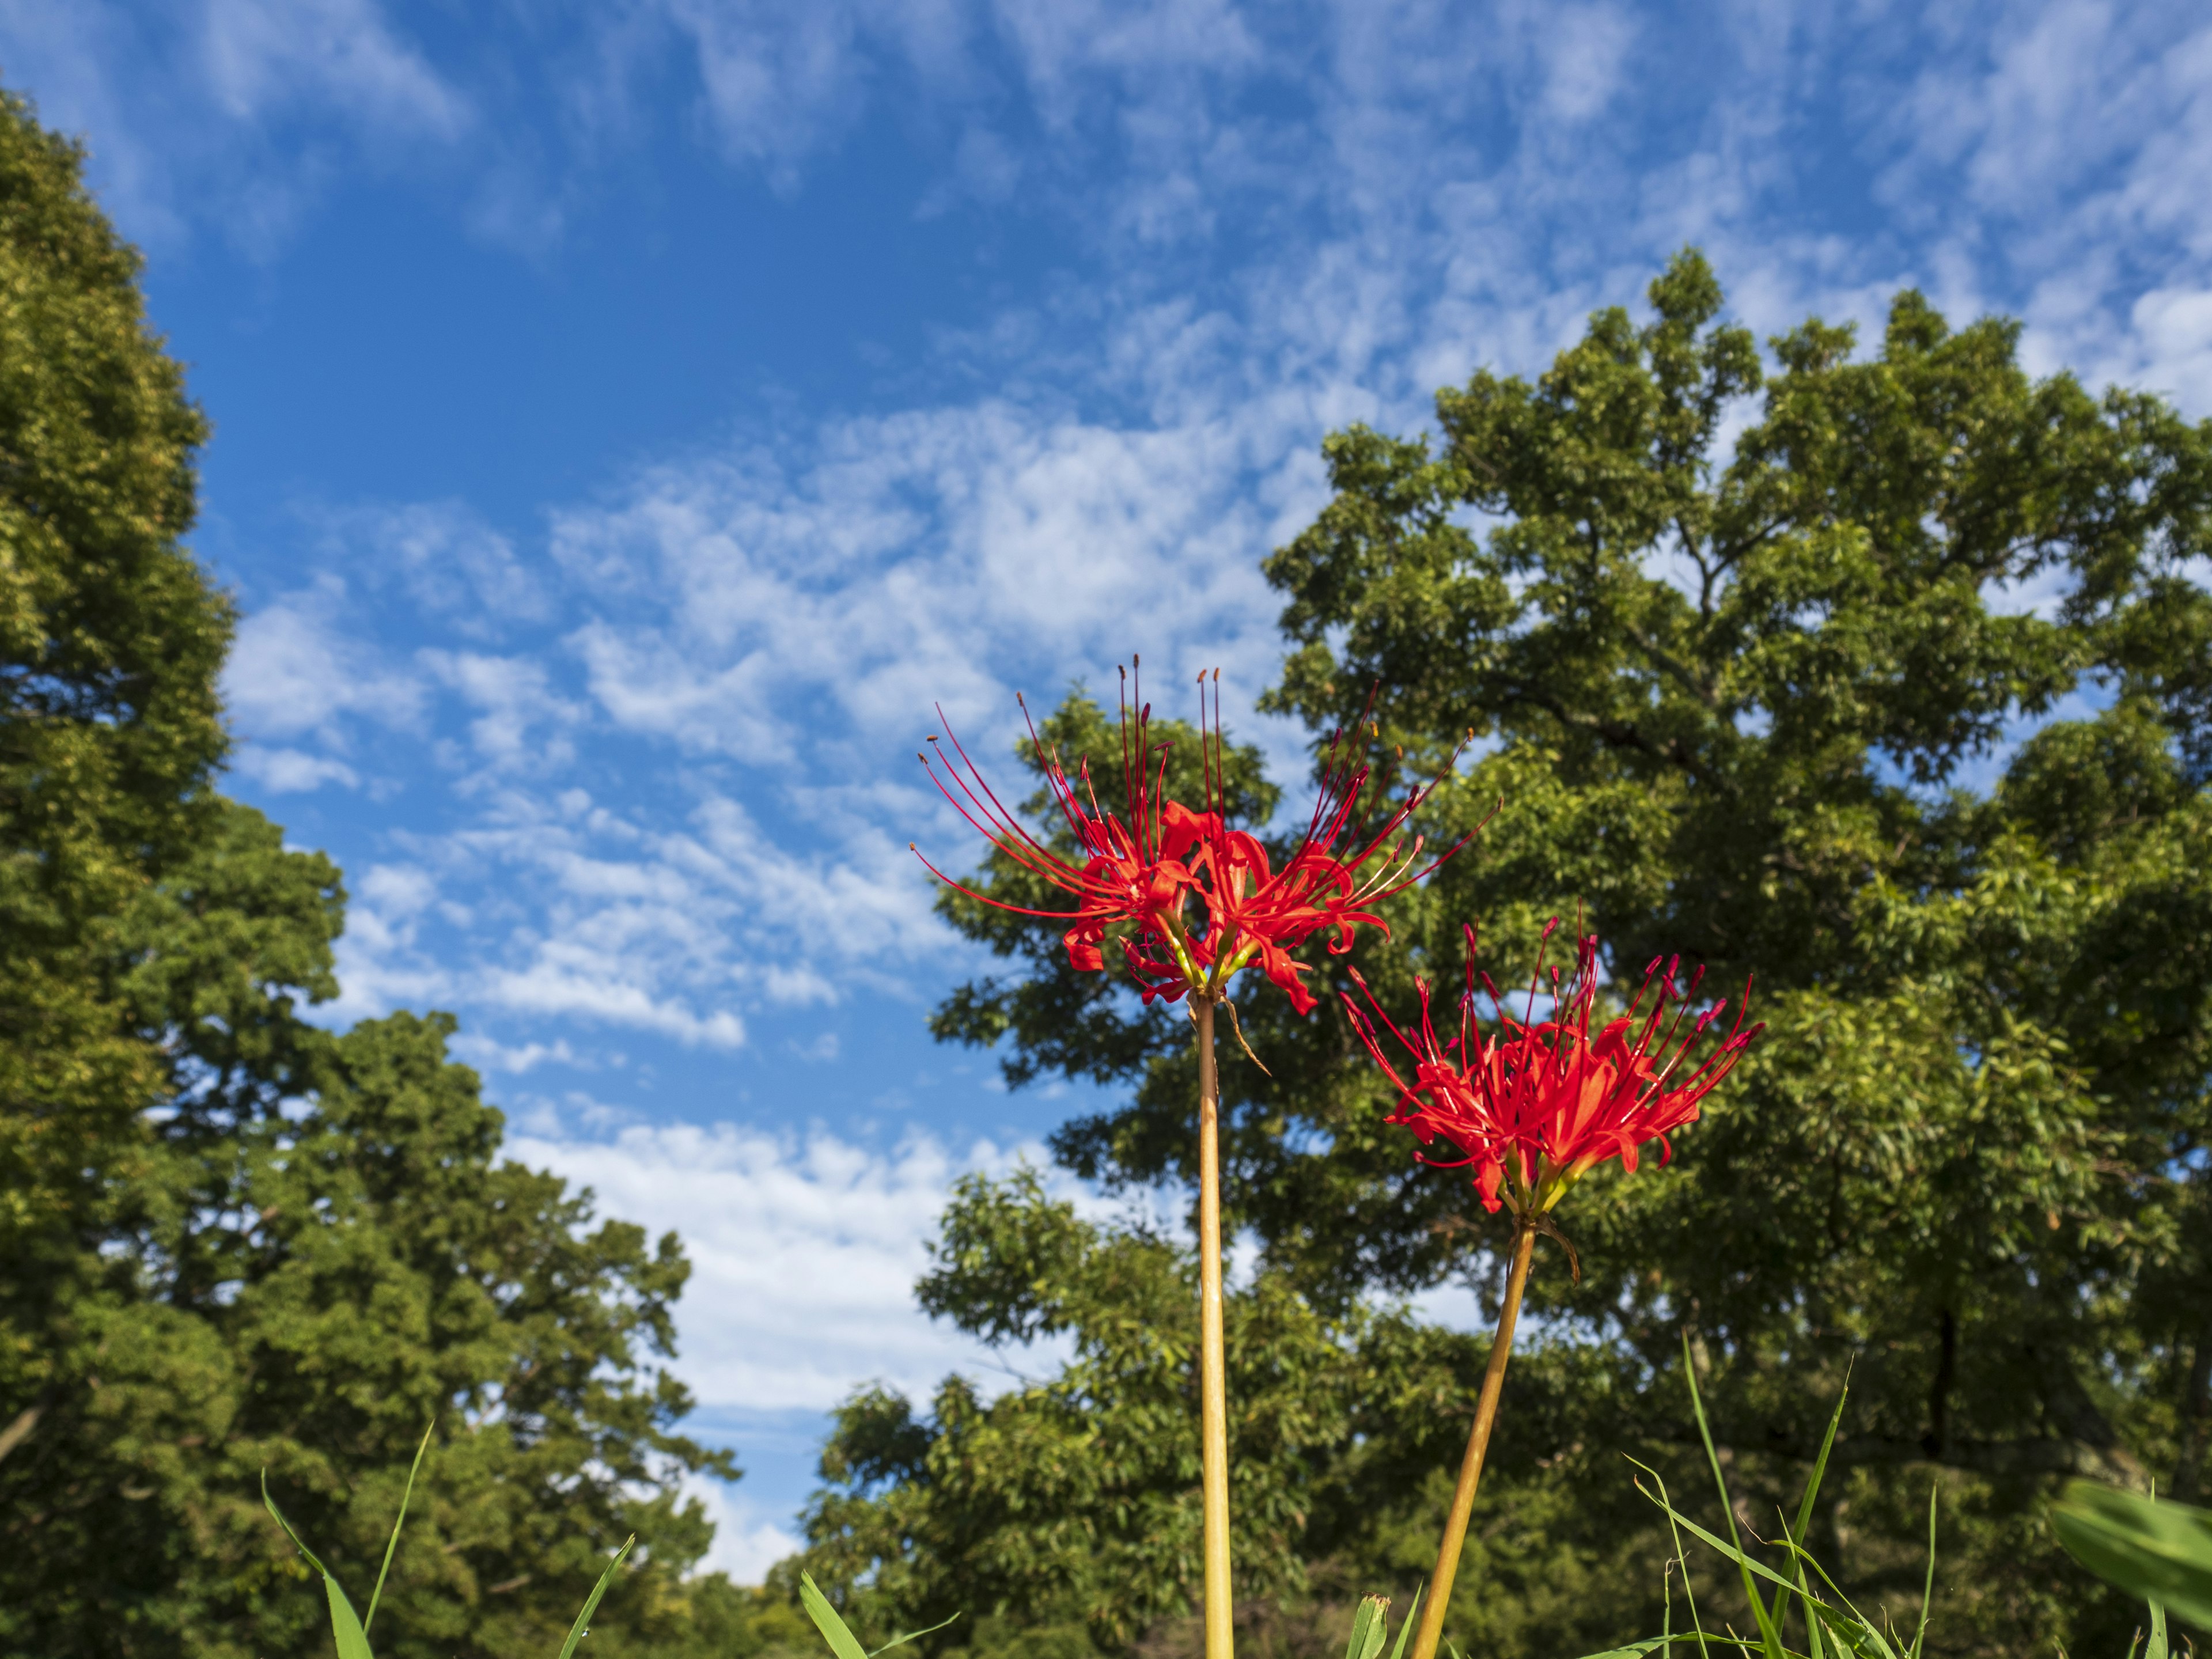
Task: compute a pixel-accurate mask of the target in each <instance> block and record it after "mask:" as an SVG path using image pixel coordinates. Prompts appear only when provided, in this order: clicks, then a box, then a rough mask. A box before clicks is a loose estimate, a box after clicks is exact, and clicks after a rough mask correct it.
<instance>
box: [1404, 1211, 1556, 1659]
mask: <svg viewBox="0 0 2212 1659" xmlns="http://www.w3.org/2000/svg"><path fill="white" fill-rule="evenodd" d="M1535 1248H1536V1233H1535V1230H1534V1228H1533V1227H1530V1226H1529V1225H1528V1224H1527V1223H1526V1222H1516V1224H1515V1225H1514V1229H1513V1267H1512V1269H1511V1271H1510V1272H1509V1273H1507V1274H1506V1276H1505V1305H1504V1307H1503V1308H1501V1309H1499V1310H1498V1334H1497V1336H1496V1337H1495V1338H1494V1339H1493V1340H1492V1342H1491V1345H1490V1364H1489V1365H1488V1366H1487V1367H1486V1369H1485V1370H1484V1371H1483V1373H1482V1393H1481V1395H1480V1397H1479V1398H1478V1399H1477V1400H1476V1401H1475V1404H1474V1430H1473V1431H1472V1432H1470V1433H1469V1434H1468V1437H1467V1455H1466V1456H1465V1457H1464V1458H1462V1459H1461V1460H1460V1466H1459V1484H1458V1485H1457V1486H1455V1487H1453V1488H1452V1501H1451V1513H1450V1514H1449V1516H1446V1517H1445V1518H1444V1536H1443V1543H1442V1544H1440V1545H1438V1546H1437V1570H1436V1571H1435V1572H1433V1573H1431V1575H1430V1577H1429V1599H1428V1602H1427V1604H1426V1605H1425V1607H1422V1609H1421V1628H1420V1632H1419V1634H1418V1635H1416V1636H1415V1637H1414V1638H1413V1659H1436V1652H1437V1644H1438V1643H1439V1642H1440V1641H1441V1640H1443V1633H1444V1610H1445V1608H1446V1607H1447V1606H1448V1605H1449V1602H1450V1601H1451V1592H1452V1579H1453V1577H1455V1575H1456V1574H1457V1573H1458V1571H1459V1558H1460V1552H1461V1551H1462V1549H1464V1548H1465V1547H1467V1518H1468V1516H1469V1515H1470V1514H1472V1513H1473V1512H1474V1489H1475V1486H1476V1485H1477V1484H1478V1483H1479V1482H1480V1480H1481V1479H1482V1457H1483V1454H1484V1453H1485V1452H1486V1451H1488V1450H1489V1449H1490V1430H1491V1425H1492V1424H1494V1423H1496V1422H1497V1421H1498V1392H1499V1391H1500V1390H1501V1389H1504V1386H1505V1362H1506V1360H1507V1359H1509V1358H1511V1356H1512V1353H1513V1327H1514V1324H1515V1323H1516V1322H1517V1321H1518V1320H1519V1319H1520V1317H1521V1295H1522V1291H1526V1290H1527V1289H1528V1261H1529V1257H1530V1256H1531V1255H1534V1251H1535Z"/></svg>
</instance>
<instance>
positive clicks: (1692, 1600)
mask: <svg viewBox="0 0 2212 1659" xmlns="http://www.w3.org/2000/svg"><path fill="white" fill-rule="evenodd" d="M1628 1461H1629V1462H1631V1463H1635V1464H1636V1467H1637V1468H1639V1469H1642V1470H1643V1471H1644V1474H1648V1475H1650V1477H1651V1480H1652V1482H1653V1484H1654V1485H1656V1486H1657V1487H1658V1488H1659V1497H1658V1498H1657V1500H1656V1501H1657V1503H1658V1504H1659V1507H1660V1508H1661V1509H1662V1510H1666V1511H1667V1529H1668V1534H1669V1535H1670V1536H1671V1537H1673V1539H1674V1565H1676V1566H1678V1567H1680V1569H1681V1570H1682V1599H1683V1600H1684V1601H1687V1602H1688V1603H1689V1604H1690V1629H1691V1630H1692V1632H1694V1633H1695V1635H1696V1637H1697V1641H1698V1652H1699V1655H1700V1656H1701V1659H1711V1656H1710V1655H1709V1654H1708V1653H1707V1650H1706V1648H1705V1621H1704V1620H1701V1619H1699V1617H1698V1593H1697V1591H1695V1590H1694V1589H1691V1588H1690V1559H1689V1557H1688V1556H1687V1555H1686V1554H1684V1553H1683V1551H1682V1529H1681V1528H1680V1527H1679V1526H1677V1525H1676V1524H1675V1521H1676V1518H1677V1517H1676V1516H1675V1513H1674V1504H1673V1502H1672V1501H1671V1500H1670V1499H1669V1498H1668V1496H1667V1482H1666V1480H1665V1479H1664V1478H1663V1477H1662V1475H1661V1474H1660V1473H1659V1471H1658V1470H1656V1469H1655V1468H1650V1466H1649V1465H1647V1464H1643V1463H1637V1462H1636V1460H1635V1459H1634V1458H1630V1459H1629V1460H1628ZM1636 1490H1637V1491H1638V1492H1644V1483H1643V1482H1642V1481H1640V1480H1639V1481H1638V1482H1637V1483H1636ZM1644 1496H1645V1497H1646V1498H1649V1497H1650V1496H1651V1494H1650V1493H1649V1492H1644ZM1662 1588H1663V1586H1662ZM1667 1605H1668V1620H1670V1622H1669V1624H1668V1627H1667V1628H1668V1634H1670V1635H1671V1634H1672V1633H1673V1631H1674V1626H1673V1624H1672V1623H1671V1620H1673V1617H1674V1613H1673V1608H1674V1601H1673V1599H1672V1598H1671V1597H1670V1598H1669V1599H1668V1603H1667Z"/></svg>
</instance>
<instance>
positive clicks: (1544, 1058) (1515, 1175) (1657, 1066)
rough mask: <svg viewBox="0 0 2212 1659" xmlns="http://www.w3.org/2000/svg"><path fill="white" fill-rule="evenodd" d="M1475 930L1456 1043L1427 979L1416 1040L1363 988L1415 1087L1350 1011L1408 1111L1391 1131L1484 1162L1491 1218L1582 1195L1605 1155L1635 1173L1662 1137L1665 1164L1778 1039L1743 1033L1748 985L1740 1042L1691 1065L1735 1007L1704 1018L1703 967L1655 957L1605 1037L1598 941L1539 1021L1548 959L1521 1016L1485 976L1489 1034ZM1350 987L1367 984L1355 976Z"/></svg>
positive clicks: (1555, 981)
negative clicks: (1761, 1050) (1736, 1075)
mask: <svg viewBox="0 0 2212 1659" xmlns="http://www.w3.org/2000/svg"><path fill="white" fill-rule="evenodd" d="M1557 927H1559V919H1558V918H1557V917H1554V918H1553V920H1552V922H1551V924H1550V926H1549V927H1546V928H1545V929H1544V940H1545V943H1546V944H1547V945H1548V944H1549V942H1550V940H1551V937H1552V933H1553V930H1554V929H1556V928H1557ZM1463 931H1464V932H1465V933H1466V936H1467V947H1468V969H1467V972H1468V982H1467V990H1466V993H1465V994H1463V995H1462V998H1461V999H1460V1030H1459V1035H1458V1036H1455V1037H1454V1038H1452V1039H1451V1040H1450V1041H1449V1042H1438V1040H1437V1031H1436V1026H1435V1024H1434V1022H1433V1021H1432V1019H1431V1013H1430V1006H1429V985H1428V981H1425V980H1423V981H1419V991H1420V998H1421V1028H1420V1031H1419V1035H1418V1036H1417V1037H1416V1036H1407V1034H1406V1033H1405V1032H1403V1031H1401V1030H1399V1029H1398V1028H1397V1026H1395V1024H1391V1022H1390V1018H1389V1015H1387V1014H1385V1013H1384V1012H1383V1009H1382V1006H1381V1005H1380V1004H1378V1003H1376V1001H1375V998H1374V994H1373V993H1372V992H1371V991H1368V987H1367V984H1366V981H1364V980H1361V981H1359V985H1360V989H1361V990H1362V991H1365V992H1367V998H1368V1002H1369V1005H1370V1006H1372V1007H1373V1008H1374V1010H1375V1014H1376V1018H1379V1019H1380V1020H1381V1021H1382V1023H1383V1025H1385V1026H1387V1027H1388V1028H1389V1031H1390V1034H1391V1035H1392V1036H1395V1037H1396V1038H1397V1039H1398V1042H1399V1043H1400V1044H1401V1046H1402V1047H1403V1048H1405V1049H1406V1051H1407V1054H1411V1055H1412V1056H1413V1068H1412V1069H1413V1081H1412V1082H1410V1083H1408V1082H1407V1080H1406V1079H1404V1078H1402V1077H1401V1076H1400V1075H1399V1073H1398V1072H1397V1070H1396V1069H1395V1067H1394V1066H1392V1065H1391V1064H1390V1061H1389V1059H1388V1058H1387V1057H1385V1055H1384V1054H1383V1045H1382V1043H1381V1042H1380V1041H1379V1040H1378V1039H1377V1037H1376V1031H1375V1026H1374V1024H1372V1023H1371V1022H1370V1020H1369V1019H1368V1018H1367V1016H1366V1015H1365V1014H1364V1013H1363V1012H1361V1010H1360V1008H1359V1006H1358V1004H1356V1003H1354V1002H1353V1001H1352V998H1351V997H1350V996H1349V995H1346V998H1345V1000H1344V1001H1345V1006H1346V1009H1347V1010H1348V1011H1349V1012H1350V1013H1351V1015H1352V1024H1353V1026H1354V1027H1355V1028H1356V1029H1357V1030H1358V1032H1359V1035H1360V1037H1361V1038H1362V1040H1363V1041H1364V1042H1365V1043H1366V1045H1367V1052H1368V1053H1369V1054H1371V1055H1373V1056H1374V1058H1375V1063H1376V1065H1377V1066H1381V1067H1382V1068H1383V1075H1384V1076H1386V1077H1388V1078H1389V1079H1390V1081H1391V1082H1392V1083H1393V1084H1394V1085H1396V1087H1397V1090H1398V1093H1399V1104H1398V1109H1397V1111H1396V1112H1395V1113H1394V1114H1393V1115H1391V1117H1390V1118H1389V1121H1390V1122H1392V1123H1402V1124H1404V1125H1405V1126H1406V1127H1407V1128H1409V1129H1411V1130H1412V1131H1413V1133H1414V1134H1415V1135H1416V1136H1417V1137H1419V1139H1420V1142H1421V1144H1422V1145H1423V1146H1432V1145H1434V1144H1435V1143H1436V1142H1437V1141H1440V1140H1441V1141H1443V1142H1445V1143H1447V1144H1448V1145H1449V1146H1451V1147H1453V1148H1455V1150H1456V1151H1457V1152H1458V1153H1459V1154H1460V1156H1458V1157H1455V1158H1428V1157H1426V1156H1425V1154H1417V1156H1421V1157H1422V1158H1423V1161H1424V1162H1426V1163H1429V1164H1435V1165H1437V1167H1439V1168H1444V1169H1453V1168H1466V1167H1468V1166H1469V1165H1472V1166H1473V1167H1474V1186H1475V1190H1476V1191H1477V1192H1478V1193H1480V1194H1481V1196H1482V1203H1483V1207H1484V1208H1485V1209H1486V1210H1489V1211H1491V1212H1493V1213H1495V1212H1496V1211H1497V1210H1498V1206H1499V1204H1500V1203H1501V1201H1502V1202H1504V1203H1505V1204H1509V1205H1510V1206H1512V1209H1513V1212H1514V1213H1515V1215H1516V1216H1519V1217H1522V1218H1533V1217H1539V1216H1542V1215H1544V1214H1545V1213H1547V1212H1548V1211H1549V1210H1550V1209H1551V1208H1552V1206H1553V1205H1555V1204H1557V1203H1558V1202H1559V1199H1560V1196H1561V1195H1562V1194H1564V1193H1565V1191H1566V1189H1567V1188H1569V1187H1570V1186H1571V1185H1573V1184H1574V1182H1577V1181H1578V1180H1580V1179H1581V1178H1582V1177H1583V1176H1584V1175H1585V1174H1587V1173H1588V1172H1589V1170H1590V1169H1591V1168H1592V1167H1594V1166H1595V1165H1596V1164H1601V1163H1603V1162H1604V1161H1605V1160H1606V1159H1607V1158H1619V1159H1620V1162H1621V1164H1622V1167H1623V1168H1625V1169H1627V1170H1635V1168H1636V1164H1637V1155H1638V1149H1639V1148H1640V1147H1641V1146H1643V1144H1644V1142H1646V1141H1649V1140H1655V1139H1656V1141H1658V1143H1659V1149H1660V1161H1661V1162H1662V1164H1663V1163H1665V1162H1666V1160H1667V1159H1668V1158H1669V1157H1671V1156H1672V1155H1673V1152H1674V1147H1673V1145H1672V1143H1671V1142H1670V1141H1669V1140H1668V1136H1670V1135H1671V1134H1673V1133H1674V1131H1675V1130H1677V1129H1680V1127H1682V1126H1683V1125H1685V1124H1686V1123H1692V1122H1694V1121H1696V1120H1697V1116H1698V1103H1699V1102H1700V1101H1701V1100H1703V1099H1704V1098H1705V1096H1706V1095H1708V1094H1709V1093H1711V1091H1712V1090H1713V1088H1714V1087H1715V1086H1716V1085H1717V1084H1718V1083H1719V1082H1720V1081H1721V1079H1723V1078H1724V1077H1726V1076H1727V1075H1728V1074H1729V1072H1730V1071H1731V1070H1733V1069H1734V1067H1735V1063H1736V1061H1737V1060H1740V1059H1741V1057H1742V1055H1743V1052H1744V1050H1745V1049H1747V1048H1749V1047H1750V1046H1751V1044H1752V1042H1753V1039H1754V1038H1755V1037H1757V1036H1759V1033H1760V1032H1761V1031H1763V1030H1765V1029H1766V1028H1765V1025H1764V1024H1759V1025H1753V1026H1750V1027H1748V1028H1747V1027H1746V1026H1745V1025H1744V1023H1743V1020H1744V1014H1745V1012H1747V1008H1748V1004H1749V999H1750V994H1751V986H1750V981H1745V985H1744V996H1745V1005H1744V1006H1742V1007H1739V1008H1738V1010H1737V1012H1736V1017H1735V1024H1734V1025H1732V1026H1731V1027H1730V1028H1729V1034H1728V1036H1726V1037H1725V1038H1723V1040H1722V1041H1721V1042H1720V1043H1719V1044H1718V1045H1717V1047H1716V1048H1713V1049H1712V1050H1711V1052H1709V1053H1708V1054H1706V1055H1705V1058H1704V1059H1703V1060H1699V1061H1697V1062H1696V1063H1695V1064H1694V1065H1693V1064H1692V1063H1691V1056H1692V1052H1693V1051H1694V1050H1695V1049H1696V1048H1698V1047H1699V1043H1700V1042H1702V1041H1703V1040H1704V1037H1705V1032H1706V1030H1707V1029H1708V1028H1709V1027H1711V1025H1712V1024H1713V1023H1714V1022H1715V1021H1716V1020H1717V1019H1719V1018H1721V1016H1722V1013H1723V1011H1724V1010H1725V1009H1726V1008H1727V1006H1728V1001H1727V999H1725V998H1723V999H1722V1000H1720V1001H1718V1002H1716V1003H1714V1004H1713V1005H1712V1006H1711V1007H1709V1008H1707V1009H1705V1011H1704V1012H1702V1013H1699V1014H1698V1015H1697V1016H1696V1017H1695V1018H1692V1017H1691V1013H1690V1010H1691V1007H1692V1005H1693V1004H1694V1003H1695V1001H1696V1000H1697V994H1698V987H1699V982H1700V981H1702V980H1703V979H1704V977H1705V969H1702V968H1700V969H1698V970H1697V971H1696V972H1694V973H1692V975H1690V979H1689V983H1688V984H1687V985H1686V986H1684V985H1682V984H1681V983H1680V981H1679V979H1678V976H1677V970H1678V969H1679V966H1680V960H1681V959H1680V957H1674V958H1671V959H1669V960H1668V961H1667V962H1666V963H1665V966H1664V970H1663V971H1662V966H1661V963H1660V960H1659V959H1658V958H1656V957H1654V958H1653V960H1652V962H1651V964H1650V967H1648V968H1647V969H1644V983H1643V985H1642V987H1640V988H1639V989H1638V991H1637V994H1636V996H1635V998H1634V999H1633V1000H1632V1001H1631V1002H1630V1004H1629V1006H1628V1012H1626V1014H1623V1015H1622V1016H1621V1017H1620V1018H1618V1019H1616V1020H1614V1021H1613V1022H1612V1024H1608V1025H1607V1026H1606V1027H1605V1029H1604V1030H1601V1031H1600V1032H1599V1033H1598V1035H1597V1036H1595V1038H1593V1037H1592V1036H1590V1030H1589V1027H1590V1013H1591V1011H1592V1007H1593V1006H1594V1004H1595V1001H1596V999H1597V989H1598V966H1597V939H1595V936H1593V937H1590V938H1587V939H1583V940H1582V941H1581V942H1580V945H1579V946H1578V949H1577V957H1576V963H1575V969H1574V972H1573V973H1572V975H1565V976H1563V975H1561V974H1560V972H1559V970H1558V969H1553V970H1552V972H1551V975H1550V978H1551V995H1552V1013H1551V1017H1550V1018H1547V1019H1543V1020H1541V1021H1540V1020H1536V1019H1534V1018H1533V1016H1534V1012H1535V1001H1536V998H1537V996H1538V995H1539V994H1540V992H1541V987H1542V984H1543V981H1544V977H1545V975H1544V970H1543V966H1542V958H1541V955H1540V956H1539V957H1538V965H1537V971H1536V975H1535V977H1534V979H1533V980H1532V981H1530V984H1529V987H1528V1006H1527V1008H1526V1010H1525V1011H1524V1012H1523V1014H1522V1018H1519V1019H1516V1018H1513V1017H1512V1015H1511V1014H1510V1013H1508V1012H1506V1011H1505V1007H1504V1003H1503V1001H1502V1000H1500V999H1499V997H1498V991H1497V987H1494V986H1492V984H1491V982H1490V979H1489V976H1488V975H1482V976H1481V985H1482V987H1483V989H1484V991H1485V992H1486V994H1488V996H1489V998H1490V1002H1491V1006H1492V1009H1493V1010H1494V1011H1495V1012H1496V1014H1497V1017H1498V1024H1499V1026H1500V1027H1501V1028H1502V1029H1501V1031H1500V1033H1499V1034H1498V1035H1496V1036H1489V1037H1481V1036H1478V1034H1477V1032H1476V1031H1475V1029H1474V1000H1475V994H1474V987H1475V983H1476V974H1475V969H1474V940H1475V936H1474V929H1473V928H1472V927H1468V928H1466V929H1464V930H1463ZM1352 977H1353V978H1354V979H1358V977H1359V976H1358V973H1357V972H1355V973H1354V974H1353V975H1352ZM1563 978H1564V982H1563ZM1647 1000H1648V1001H1649V1004H1650V1006H1649V1007H1648V1008H1646V1006H1645V1004H1646V1002H1647ZM1670 1010H1671V1011H1672V1018H1669V1011H1670ZM1639 1011H1641V1012H1640V1015H1639Z"/></svg>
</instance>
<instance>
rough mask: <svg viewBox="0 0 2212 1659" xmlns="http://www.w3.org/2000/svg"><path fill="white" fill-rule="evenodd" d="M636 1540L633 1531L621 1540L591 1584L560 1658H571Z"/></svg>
mask: <svg viewBox="0 0 2212 1659" xmlns="http://www.w3.org/2000/svg"><path fill="white" fill-rule="evenodd" d="M636 1542H637V1534H635V1533H632V1534H630V1535H629V1537H628V1538H625V1539H624V1540H623V1547H621V1548H620V1549H618V1550H617V1551H616V1552H615V1559H613V1560H611V1561H610V1562H608V1563H607V1570H606V1571H605V1572H603V1573H601V1574H600V1575H599V1583H596V1584H594V1585H592V1593H591V1595H589V1596H587V1597H586V1598H585V1601H584V1610H583V1611H582V1612H581V1613H578V1614H577V1615H576V1622H575V1623H574V1624H573V1625H571V1626H568V1640H567V1641H565V1642H563V1643H562V1644H561V1659H571V1656H573V1655H574V1653H575V1651H576V1644H577V1643H579V1642H580V1641H582V1640H583V1639H584V1632H586V1631H587V1630H589V1629H590V1628H591V1624H592V1614H593V1613H597V1612H598V1611H599V1598H600V1597H601V1596H602V1595H605V1594H606V1593H607V1586H608V1585H610V1584H611V1583H614V1581H615V1573H616V1571H617V1569H619V1568H620V1567H621V1565H622V1564H623V1557H624V1556H626V1555H628V1554H629V1552H630V1547H631V1546H632V1545H633V1544H635V1543H636Z"/></svg>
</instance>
